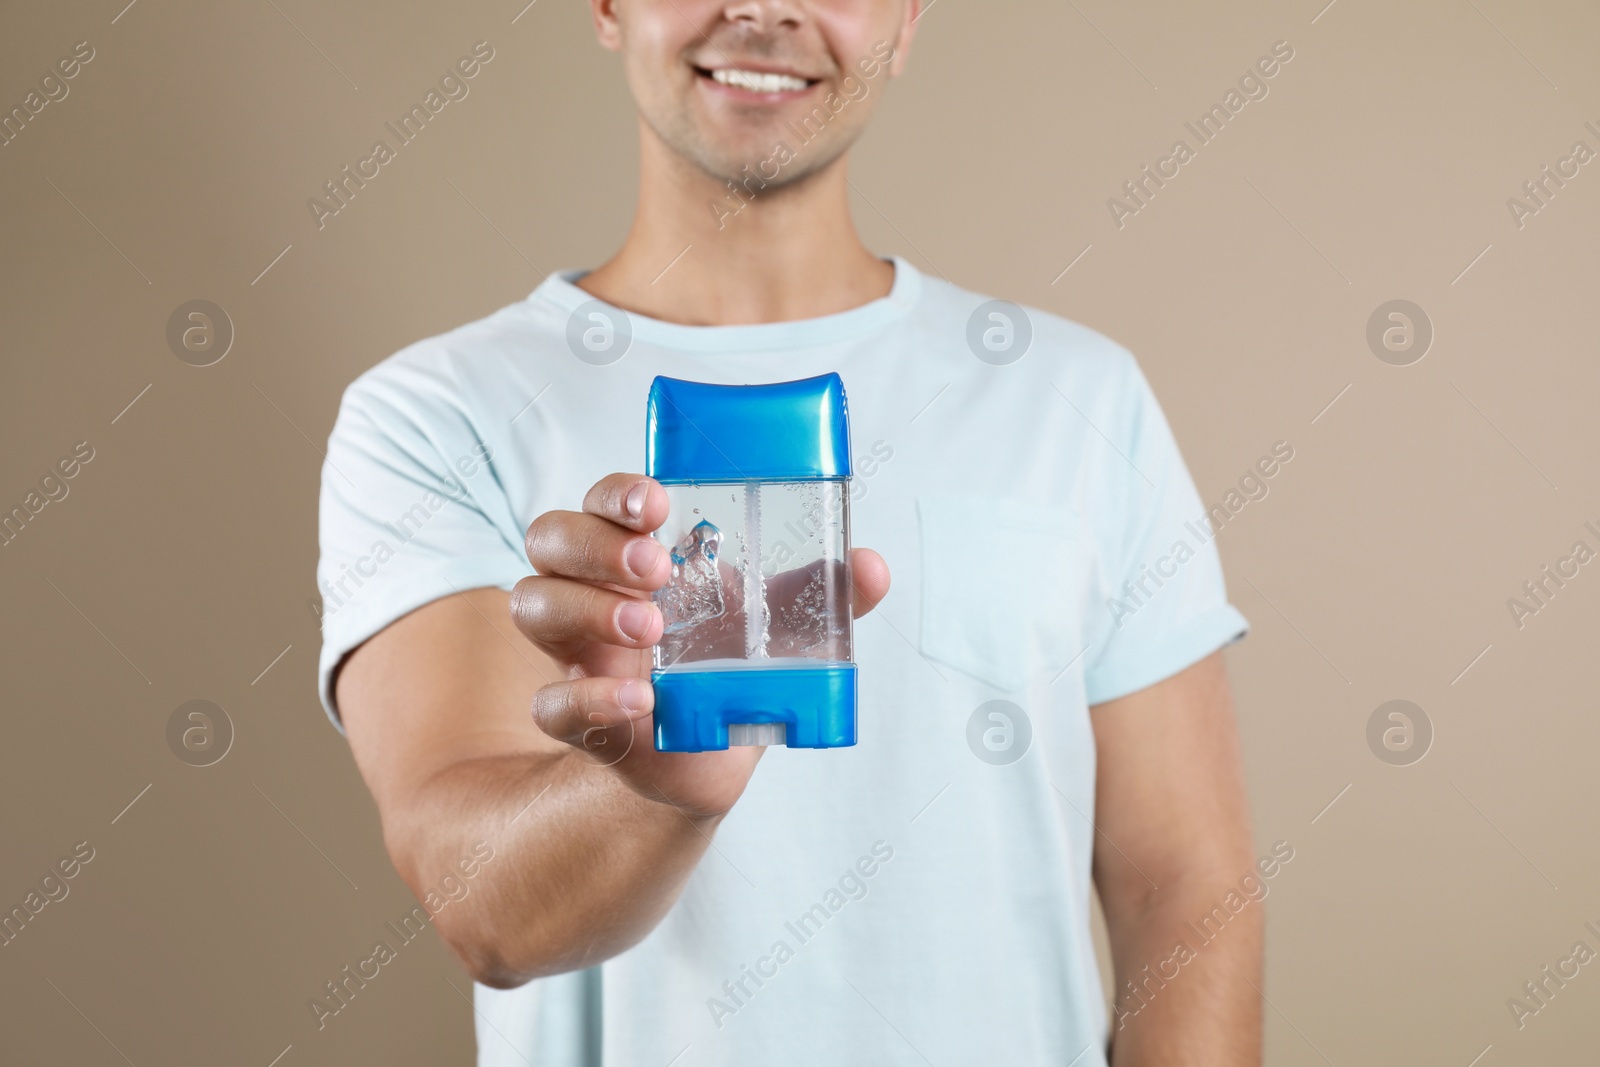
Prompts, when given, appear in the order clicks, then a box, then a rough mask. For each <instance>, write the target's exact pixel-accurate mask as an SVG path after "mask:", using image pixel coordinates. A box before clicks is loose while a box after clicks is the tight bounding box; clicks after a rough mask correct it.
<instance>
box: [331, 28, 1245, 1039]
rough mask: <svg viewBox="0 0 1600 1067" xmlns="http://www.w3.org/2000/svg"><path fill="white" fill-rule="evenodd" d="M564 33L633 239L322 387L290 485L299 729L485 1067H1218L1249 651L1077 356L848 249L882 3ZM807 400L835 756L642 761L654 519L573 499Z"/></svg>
mask: <svg viewBox="0 0 1600 1067" xmlns="http://www.w3.org/2000/svg"><path fill="white" fill-rule="evenodd" d="M591 6H592V8H593V15H594V22H595V25H596V27H597V31H598V34H599V39H600V42H601V44H602V45H604V46H605V47H607V48H609V49H612V50H615V51H617V52H619V53H620V54H621V56H622V60H623V65H624V68H625V70H626V74H627V78H628V82H629V85H630V87H631V89H632V92H633V94H634V97H635V99H636V101H637V104H638V110H639V115H640V123H639V138H640V168H641V181H640V193H639V202H638V206H637V213H636V217H635V220H634V225H633V228H632V231H631V232H630V233H629V235H628V238H627V241H626V243H625V244H624V245H623V247H622V249H621V250H620V251H619V252H618V253H617V254H616V255H615V256H614V257H613V258H612V259H611V260H610V261H609V262H608V263H606V264H604V265H603V266H601V267H600V268H599V269H597V270H593V271H591V272H588V273H583V272H578V271H571V272H562V273H559V274H557V275H552V276H551V277H550V278H547V279H546V280H545V281H544V283H543V284H541V285H540V286H539V288H538V289H537V290H536V291H535V292H534V293H533V294H532V295H530V296H529V298H528V299H527V300H524V301H520V302H518V303H516V304H513V305H511V306H509V307H506V308H503V309H502V310H500V311H498V312H496V313H495V314H493V315H491V316H489V317H488V318H486V319H484V320H482V321H480V322H477V323H473V324H471V325H468V326H465V327H462V328H461V329H458V330H455V331H453V332H451V333H448V334H445V335H443V336H441V337H437V338H433V339H431V340H428V341H424V342H422V343H420V344H418V345H414V346H412V347H410V348H408V349H406V350H404V351H402V352H400V353H398V354H397V355H395V356H394V357H392V358H391V359H389V360H387V361H385V362H384V363H383V364H381V365H380V366H378V367H377V368H374V369H373V370H372V371H370V372H368V373H367V374H365V375H363V376H362V377H361V378H360V379H359V380H358V381H357V382H356V383H355V384H354V385H352V386H351V388H350V389H349V391H348V392H347V393H346V396H345V398H344V404H343V407H342V409H341V412H340V415H339V419H338V423H337V425H336V427H335V429H334V431H333V435H332V438H331V440H330V442H329V449H328V462H327V466H326V468H325V470H324V473H323V497H322V550H323V556H322V562H321V565H320V568H319V574H320V579H321V588H322V590H323V594H324V600H325V608H324V612H325V616H324V629H323V633H324V649H323V655H322V661H321V685H322V696H323V700H324V702H325V704H326V706H327V709H328V711H329V714H330V715H331V716H333V717H334V721H335V723H336V724H342V728H343V729H344V730H345V731H346V733H347V735H348V737H349V741H350V745H351V748H352V751H353V752H354V755H355V758H356V761H357V764H358V765H359V767H360V769H361V772H362V774H363V775H364V776H365V779H366V781H367V783H368V785H369V786H370V788H371V790H372V793H373V796H374V798H375V800H376V802H377V805H378V809H379V811H380V813H381V815H382V820H383V830H384V839H385V843H386V845H387V847H388V850H389V853H390V855H391V857H392V858H393V861H394V863H395V866H396V868H397V869H398V871H399V872H400V874H401V876H402V877H403V878H404V879H405V881H406V883H407V884H408V885H409V886H410V887H411V888H412V889H413V891H414V892H416V893H417V895H418V897H419V899H422V900H425V901H427V900H430V899H431V900H433V901H435V902H436V903H437V905H438V906H437V908H435V907H429V908H428V911H429V912H430V913H431V914H433V915H434V919H433V921H434V924H435V925H436V927H437V930H438V932H439V935H440V936H441V937H442V938H443V939H444V941H445V943H446V944H448V945H449V946H450V948H451V949H452V950H453V951H454V953H455V954H456V955H457V956H458V957H459V958H460V959H461V961H462V963H463V964H464V965H465V967H466V968H467V969H468V970H469V971H470V972H471V974H472V976H473V977H474V978H475V979H476V980H477V982H478V986H477V988H476V1003H475V1007H476V1011H477V1018H478V1039H479V1050H480V1051H479V1062H480V1063H481V1064H494V1065H500V1064H513V1063H529V1062H531V1063H536V1064H539V1065H540V1067H544V1065H546V1064H559V1065H568V1064H599V1063H605V1064H626V1065H642V1067H651V1065H659V1067H665V1065H667V1064H669V1063H670V1064H674V1065H678V1067H690V1065H697V1064H718V1065H721V1064H727V1065H735V1064H737V1065H755V1064H760V1065H763V1067H772V1065H788V1064H796V1065H799V1064H807V1065H810V1064H851V1063H862V1064H868V1063H870V1064H920V1063H934V1064H950V1065H955V1064H978V1063H982V1064H1047V1063H1049V1064H1062V1065H1065V1064H1072V1065H1074V1067H1088V1065H1092V1064H1103V1063H1107V1062H1110V1063H1114V1064H1116V1065H1118V1067H1134V1065H1145V1067H1150V1065H1157V1064H1159V1065H1163V1067H1172V1065H1175V1064H1224V1063H1226V1064H1249V1063H1257V1062H1259V1040H1260V1036H1259V1031H1260V1010H1259V1003H1258V994H1257V992H1256V988H1255V987H1256V986H1259V985H1260V981H1261V975H1260V970H1261V963H1260V952H1261V947H1260V945H1261V912H1260V908H1259V907H1258V906H1250V907H1243V908H1234V907H1233V906H1232V905H1231V903H1230V904H1229V906H1228V907H1227V908H1226V909H1224V908H1223V907H1222V905H1221V904H1220V903H1219V902H1221V901H1224V900H1227V901H1233V900H1238V899H1241V898H1240V897H1239V894H1238V893H1237V892H1236V886H1238V885H1239V884H1240V882H1241V878H1244V879H1246V880H1248V879H1251V878H1253V877H1254V873H1255V869H1256V866H1255V865H1256V861H1255V859H1254V858H1253V856H1252V847H1251V839H1250V833H1249V828H1248V820H1247V812H1246V803H1245V798H1244V790H1243V786H1242V782H1241V774H1240V759H1239V755H1238V745H1237V741H1236V735H1235V726H1234V721H1233V712H1232V707H1231V703H1230V697H1229V694H1228V688H1227V684H1226V680H1225V677H1224V672H1223V665H1222V661H1221V658H1220V652H1219V651H1218V650H1219V649H1220V648H1221V646H1223V645H1225V644H1227V643H1228V642H1230V641H1232V640H1234V639H1236V638H1238V637H1239V636H1241V635H1242V634H1243V633H1244V631H1245V626H1246V624H1245V620H1244V618H1243V617H1242V616H1241V615H1240V614H1239V613H1238V612H1237V611H1236V610H1235V609H1234V608H1233V607H1231V606H1230V605H1229V604H1228V602H1227V600H1226V597H1225V594H1224V590H1223V584H1222V575H1221V569H1220V565H1219V562H1218V558H1217V554H1216V550H1215V546H1214V544H1212V543H1211V542H1210V540H1209V537H1205V538H1202V537H1198V536H1196V534H1195V530H1196V529H1197V528H1198V527H1196V526H1195V525H1193V524H1194V523H1199V524H1202V525H1203V523H1204V519H1203V518H1202V515H1203V508H1202V506H1201V504H1200V501H1199V498H1198V496H1197V494H1196V492H1195V489H1194V486H1193V483H1192V482H1191V480H1190V477H1189V475H1188V472H1187V470H1186V469H1185V467H1184V464H1183V461H1182V458H1181V457H1180V455H1179V453H1178V450H1177V447H1176V445H1175V443H1174V441H1173V439H1172V435H1171V433H1170V430H1169V429H1168V426H1167V423H1166V421H1165V420H1164V418H1163V417H1162V414H1161V411H1160V408H1159V407H1158V405H1157V403H1156V400H1155V398H1154V396H1153V395H1152V394H1151V391H1150V388H1149V386H1148V384H1147V383H1146V381H1145V378H1144V376H1143V375H1142V374H1141V372H1140V370H1139V368H1138V366H1137V365H1136V364H1135V362H1134V361H1133V359H1132V357H1131V356H1130V355H1129V354H1128V353H1127V352H1126V351H1124V350H1123V349H1121V348H1119V347H1118V346H1116V345H1115V344H1113V343H1112V342H1110V341H1108V340H1106V339H1105V338H1103V337H1101V336H1100V335H1098V334H1096V333H1094V332H1093V331H1091V330H1088V329H1086V328H1084V327H1081V326H1078V325H1075V324H1073V323H1070V322H1066V321H1064V320H1062V319H1059V318H1056V317H1054V316H1050V315H1047V314H1044V313H1042V312H1037V311H1034V312H1023V311H1021V310H1019V309H1016V308H1014V307H1011V306H1009V305H1005V306H1002V307H1000V308H998V309H996V308H994V307H990V306H986V302H985V300H984V298H982V297H979V296H977V295H974V294H971V293H967V292H964V291H962V290H960V289H957V288H955V287H954V286H952V285H950V284H948V283H946V282H943V281H938V280H935V279H932V278H927V277H924V276H922V275H921V274H920V273H919V272H917V271H916V270H915V269H913V268H912V267H911V266H910V264H908V263H906V262H905V261H904V260H902V259H899V258H895V259H893V260H892V261H886V260H883V259H880V258H878V257H876V256H874V255H872V254H871V253H869V252H868V251H867V250H866V249H865V248H864V247H863V245H862V244H861V242H860V240H859V239H858V237H857V235H856V232H855V229H854V227H853V225H852V223H851V220H850V216H849V211H848V203H847V185H846V179H845V163H846V150H847V149H848V148H849V146H850V145H851V144H852V143H853V142H854V140H855V139H856V137H857V136H858V135H859V134H860V133H861V131H862V129H863V128H864V126H865V125H866V122H867V120H868V118H869V117H870V115H871V114H872V112H873V110H874V109H875V108H876V106H877V103H878V101H879V99H881V97H882V95H883V93H884V91H885V87H886V85H887V83H888V82H889V80H891V79H893V78H895V77H897V76H899V75H900V74H901V73H902V71H903V70H904V69H905V65H906V61H907V56H908V54H909V52H910V48H911V41H912V32H913V28H914V25H915V22H916V19H917V16H918V13H919V11H918V4H917V3H916V0H860V2H854V3H844V2H840V0H759V2H756V0H752V2H747V3H717V2H714V0H591ZM1024 333H1026V334H1027V339H1026V341H1024V340H1022V334H1024ZM1024 344H1025V345H1026V347H1025V348H1023V347H1022V346H1023V345H1024ZM1019 356H1020V358H1018V357H1019ZM828 371H838V372H839V373H840V374H841V375H842V377H843V379H844V381H845V385H846V388H847V390H848V392H849V398H850V417H851V420H852V434H853V445H852V450H853V455H854V457H855V460H856V477H855V483H856V484H855V486H854V489H853V496H854V501H855V502H854V509H853V513H852V521H853V534H854V536H855V539H856V540H857V541H858V542H859V543H861V544H868V545H873V546H875V547H876V548H877V551H872V550H869V549H858V550H856V552H855V553H854V555H853V559H852V569H853V582H854V587H855V588H854V610H855V613H856V615H857V617H858V619H859V622H858V624H857V627H856V635H855V651H856V660H857V662H858V663H859V665H860V679H861V681H860V684H861V713H860V738H861V741H860V744H859V745H857V746H856V747H853V748H847V749H839V750H832V751H806V750H796V751H789V750H786V749H782V748H779V749H777V750H776V751H771V752H767V751H765V750H764V749H761V748H740V747H736V748H731V749H729V750H727V751H723V752H706V753H699V754H674V753H660V752H656V751H655V750H654V747H653V744H652V740H651V732H650V712H651V700H652V693H651V688H650V686H649V684H648V673H649V649H650V647H651V646H652V645H653V644H654V643H655V642H656V641H657V640H658V639H659V638H660V637H661V634H662V621H661V615H660V612H659V611H658V610H657V609H656V607H655V606H654V605H653V603H652V602H651V600H650V593H651V591H652V590H655V589H658V588H660V587H661V586H662V585H663V584H664V583H665V582H666V581H667V580H668V578H669V575H670V563H669V561H668V559H667V555H666V552H665V550H664V549H663V548H662V546H660V545H658V544H656V543H655V542H654V541H653V540H652V539H651V538H650V537H649V536H648V535H649V533H650V531H652V530H654V529H655V528H656V527H658V526H659V525H660V524H661V523H662V521H663V520H664V518H665V515H666V512H667V497H666V493H665V491H664V490H663V489H662V487H661V486H659V485H657V484H655V483H654V482H652V481H651V480H649V479H647V478H645V477H643V476H642V475H639V474H627V473H611V472H616V471H636V470H638V469H639V468H640V465H641V462H642V453H643V433H642V429H643V414H644V403H645V397H646V392H647V389H648V386H649V383H650V381H651V379H652V377H653V376H654V375H656V374H666V375H669V376H672V377H678V378H686V379H694V380H700V381H708V382H722V383H735V384H738V383H750V382H771V381H784V380H793V379H798V378H804V377H809V376H812V375H817V374H822V373H826V372H828ZM1186 523H1189V524H1191V525H1187V526H1186V525H1185V524H1186ZM1180 544H1181V545H1182V546H1183V548H1182V549H1180V548H1179V547H1178V546H1179V545H1180ZM530 564H531V569H532V571H533V572H534V573H533V574H532V575H530V574H529V570H530ZM890 565H892V566H893V567H894V568H895V572H896V579H895V595H894V596H893V597H892V598H890V599H888V600H885V597H886V596H888V593H889V589H890V580H889V569H890ZM874 608H877V610H876V611H875V612H873V609H874ZM869 612H872V614H870V615H869V614H868V613H869ZM530 705H531V709H532V713H531V715H530V714H529V708H530ZM486 856H487V857H488V858H487V859H485V858H484V857H486ZM1091 877H1092V879H1093V883H1094V885H1095V887H1096V888H1097V889H1098V892H1099V896H1100V899H1101V901H1102V903H1103V908H1104V912H1105V916H1106V921H1107V928H1108V931H1109V935H1110V943H1111V948H1112V954H1113V957H1114V961H1113V962H1114V967H1115V971H1116V978H1117V986H1118V988H1117V991H1116V1003H1115V1005H1114V1011H1113V1014H1112V1017H1111V1018H1109V1019H1108V1015H1107V1010H1106V997H1105V994H1104V992H1103V991H1102V989H1101V985H1100V981H1099V977H1098V973H1097V969H1096V962H1095V954H1094V948H1093V943H1092V940H1091V933H1090V929H1091V927H1090V914H1091V910H1090V909H1091V904H1090V879H1091ZM446 879H449V882H448V884H449V885H450V886H453V887H455V892H452V893H450V894H449V895H448V897H447V898H446V897H444V896H442V895H441V894H439V893H438V892H436V890H437V887H439V886H440V885H443V884H446V881H445V880H446ZM430 894H432V896H430ZM1219 915H1220V916H1221V918H1218V919H1214V920H1213V922H1214V925H1215V926H1216V927H1217V929H1218V930H1219V932H1218V933H1216V935H1215V936H1214V937H1210V938H1209V939H1208V940H1206V941H1205V942H1203V943H1202V941H1201V939H1200V938H1199V937H1197V934H1196V931H1195V930H1194V929H1192V928H1191V927H1190V926H1189V925H1188V924H1189V923H1190V922H1191V921H1199V920H1200V919H1201V917H1202V916H1204V917H1207V918H1212V917H1214V916H1219ZM1224 922H1225V923H1226V928H1225V929H1222V928H1221V924H1222V923H1224ZM1207 929H1208V930H1210V929H1211V928H1210V927H1208V928H1207ZM1179 946H1182V947H1183V951H1181V952H1180V951H1179ZM1113 1027H1114V1028H1113Z"/></svg>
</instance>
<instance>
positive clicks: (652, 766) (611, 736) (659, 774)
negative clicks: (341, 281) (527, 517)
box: [511, 474, 889, 816]
mask: <svg viewBox="0 0 1600 1067" xmlns="http://www.w3.org/2000/svg"><path fill="white" fill-rule="evenodd" d="M667 507H668V502H667V494H666V491H665V490H663V489H662V488H661V486H660V485H659V484H658V483H656V482H655V481H654V480H652V479H650V478H646V477H644V476H643V475H638V474H612V475H609V476H607V477H605V478H602V479H601V480H600V481H599V482H596V483H595V485H594V487H593V488H592V489H590V490H589V493H588V495H587V496H585V497H584V501H583V510H582V511H581V512H579V511H548V512H545V513H544V514H543V515H541V516H539V517H538V518H537V519H535V520H534V522H533V525H532V526H530V527H529V528H528V540H527V548H528V561H529V562H530V563H532V564H533V569H534V570H535V571H536V572H538V573H537V574H536V575H534V576H532V577H529V578H524V579H523V580H522V581H521V582H519V583H517V587H516V588H515V589H514V590H513V591H512V594H511V617H512V619H513V620H514V621H515V622H516V625H517V628H518V629H519V630H521V631H522V632H523V634H525V635H526V636H527V638H528V640H530V641H532V642H533V643H534V645H535V646H537V647H538V648H539V649H540V650H541V651H543V652H544V653H545V654H546V655H548V656H549V657H550V658H551V659H553V660H554V661H555V662H556V663H557V664H558V665H559V666H560V667H561V668H562V672H563V674H564V679H563V680H561V681H556V682H551V683H550V684H548V685H546V686H544V687H543V688H541V689H540V690H539V691H538V693H536V694H535V695H534V700H533V718H534V721H535V722H536V723H537V724H538V725H539V728H540V729H541V730H543V731H544V732H545V733H546V734H548V735H550V736H551V737H552V738H554V739H556V740H557V741H560V742H562V743H564V744H567V745H570V746H572V747H573V748H574V749H577V750H578V751H580V752H583V753H585V754H587V755H588V757H589V758H591V759H592V760H594V761H595V762H596V763H597V764H599V765H601V766H605V767H608V768H609V769H610V770H611V771H612V772H613V773H614V774H616V775H617V776H618V777H619V778H620V779H621V780H622V781H624V782H625V783H627V785H628V786H629V787H630V788H632V789H634V790H635V791H637V792H638V793H639V794H641V795H642V796H644V797H647V798H649V799H651V800H658V801H665V802H667V803H670V804H674V805H676V806H677V807H678V808H679V809H680V810H682V811H684V812H685V813H687V814H692V815H701V816H703V815H721V814H723V813H725V812H726V811H727V810H728V809H729V808H731V807H732V806H733V803H734V801H736V800H738V799H739V796H740V794H741V793H743V792H744V787H745V785H746V783H748V782H749V780H750V775H751V773H752V772H753V771H754V770H755V766H756V761H757V760H759V759H760V758H761V754H762V753H763V752H765V751H766V750H765V749H764V748H760V747H741V748H730V749H728V750H727V751H724V752H698V753H687V752H657V751H656V750H655V744H654V741H653V739H652V736H651V722H650V712H651V709H652V707H653V706H654V700H653V693H652V691H651V688H650V682H649V677H650V647H651V646H653V645H654V644H655V643H656V642H657V641H659V640H660V639H661V634H662V619H661V612H660V611H659V610H658V609H657V608H656V606H655V605H654V604H652V603H651V602H650V599H649V595H650V593H651V592H653V591H654V590H656V589H659V588H661V587H662V586H663V585H665V584H666V583H667V581H668V580H669V579H670V578H671V576H672V563H671V561H670V560H669V558H668V554H667V549H666V548H665V547H664V546H662V545H660V544H659V543H657V542H656V541H655V540H654V539H652V538H651V537H650V536H649V534H650V532H651V531H652V530H655V529H657V528H658V527H660V525H661V524H662V523H663V522H665V521H666V518H667ZM850 570H851V571H852V572H853V575H854V581H855V587H854V596H853V597H852V601H853V604H852V606H853V610H854V612H855V614H856V615H857V616H858V617H859V616H860V615H863V614H865V613H866V612H868V611H870V610H871V609H872V608H873V607H874V606H875V605H876V604H877V603H878V601H880V600H882V599H883V596H884V594H885V593H887V592H888V589H889V571H888V567H887V566H886V565H885V564H884V562H883V559H882V557H880V556H879V555H878V554H877V553H876V552H872V551H870V550H867V549H858V550H857V551H856V552H854V553H853V554H852V558H851V567H850ZM741 610H742V609H741ZM739 630H740V632H741V633H742V632H743V626H742V624H741V625H740V626H739Z"/></svg>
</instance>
